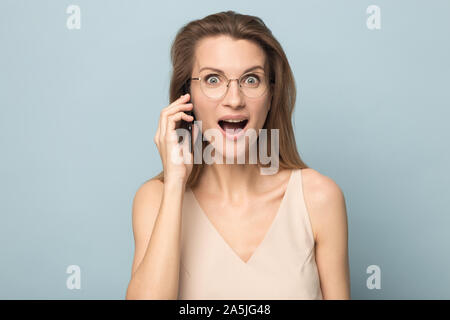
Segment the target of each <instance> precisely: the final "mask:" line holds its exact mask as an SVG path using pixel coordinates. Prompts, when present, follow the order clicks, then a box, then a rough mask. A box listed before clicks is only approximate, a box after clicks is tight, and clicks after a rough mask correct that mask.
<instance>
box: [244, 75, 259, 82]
mask: <svg viewBox="0 0 450 320" xmlns="http://www.w3.org/2000/svg"><path fill="white" fill-rule="evenodd" d="M259 80H260V79H259V77H258V76H257V75H256V74H249V75H247V76H245V81H246V82H247V83H248V84H257V83H259Z"/></svg>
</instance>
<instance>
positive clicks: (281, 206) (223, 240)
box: [188, 169, 296, 266]
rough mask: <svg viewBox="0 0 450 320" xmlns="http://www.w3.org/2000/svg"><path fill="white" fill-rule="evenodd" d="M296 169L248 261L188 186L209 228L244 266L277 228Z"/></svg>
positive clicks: (248, 263) (292, 171) (292, 170)
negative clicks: (219, 229)
mask: <svg viewBox="0 0 450 320" xmlns="http://www.w3.org/2000/svg"><path fill="white" fill-rule="evenodd" d="M295 171H296V169H291V173H290V176H289V180H288V183H287V185H286V190H285V191H284V195H283V198H282V199H281V202H280V205H279V207H278V210H277V212H276V214H275V217H274V218H273V219H272V222H271V224H270V226H269V228H268V229H267V231H266V233H265V235H264V237H263V240H262V241H261V242H260V243H259V244H258V246H257V247H256V249H255V250H254V251H253V253H252V254H251V256H250V258H249V259H248V260H247V261H244V260H242V259H241V257H240V256H239V255H238V254H237V253H236V252H235V251H234V249H233V248H231V246H230V245H229V244H228V242H227V241H225V238H224V237H223V236H222V235H221V234H220V232H219V231H218V230H217V228H216V227H215V226H214V224H213V223H212V222H211V220H210V219H209V218H208V216H207V215H206V213H205V211H203V209H202V207H201V206H200V203H199V202H198V201H197V198H196V197H195V194H194V192H193V191H192V189H191V188H188V190H189V191H190V193H191V195H192V199H193V200H194V203H195V206H196V207H197V208H198V211H199V213H200V215H201V216H202V217H203V218H204V220H205V221H206V224H207V225H208V226H209V228H210V229H211V230H212V232H213V233H215V234H216V236H217V237H218V238H219V240H220V242H221V243H222V244H223V245H224V246H225V247H226V248H227V250H228V251H230V252H231V254H232V255H233V256H234V257H235V258H237V260H238V261H239V262H240V263H241V264H243V265H244V266H248V265H250V263H251V262H252V261H253V260H254V259H255V256H256V255H257V254H258V253H260V252H261V250H262V249H263V247H264V244H265V243H266V242H267V241H268V240H267V239H268V238H269V236H270V234H272V233H273V232H274V231H273V229H274V228H275V225H276V224H277V221H278V220H280V219H281V218H280V216H281V215H282V214H283V211H285V210H284V207H285V203H286V201H287V200H286V199H287V198H288V195H289V191H290V186H291V184H292V180H293V179H294V178H293V177H294V174H295Z"/></svg>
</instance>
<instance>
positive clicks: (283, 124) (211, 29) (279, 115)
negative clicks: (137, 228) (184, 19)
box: [150, 11, 308, 187]
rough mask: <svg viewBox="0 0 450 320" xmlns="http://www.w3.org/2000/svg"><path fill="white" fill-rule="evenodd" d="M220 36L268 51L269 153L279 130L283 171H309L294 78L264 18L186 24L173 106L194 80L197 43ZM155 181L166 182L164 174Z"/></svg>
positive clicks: (178, 43)
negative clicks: (296, 118) (300, 145)
mask: <svg viewBox="0 0 450 320" xmlns="http://www.w3.org/2000/svg"><path fill="white" fill-rule="evenodd" d="M219 35H227V36H230V37H232V38H234V39H236V40H240V39H244V40H250V41H253V42H255V43H256V44H258V45H259V46H260V47H261V48H262V49H263V50H264V52H265V54H266V58H267V59H266V64H267V66H268V68H269V78H270V79H271V81H272V84H271V87H270V88H271V89H270V90H272V94H273V96H272V102H271V107H270V109H269V112H268V114H267V118H266V121H265V123H264V126H263V128H265V129H267V138H268V139H267V150H269V153H270V141H271V140H270V132H271V130H270V129H279V156H280V158H279V168H282V169H303V168H308V166H307V165H306V164H305V163H304V162H303V160H302V159H301V158H300V155H299V153H298V151H297V145H296V142H295V136H294V130H293V127H292V122H291V121H292V120H291V119H292V114H293V111H294V106H295V99H296V88H295V80H294V76H293V74H292V70H291V68H290V66H289V62H288V60H287V58H286V54H285V53H284V50H283V48H282V47H281V45H280V43H279V42H278V41H277V40H276V39H275V37H274V36H273V35H272V32H271V31H270V29H269V28H268V27H267V26H266V25H265V23H264V22H263V20H262V19H261V18H258V17H256V16H251V15H244V14H239V13H236V12H234V11H225V12H219V13H215V14H211V15H209V16H206V17H204V18H203V19H199V20H194V21H191V22H189V23H187V24H186V25H184V26H183V27H182V28H181V29H180V30H179V31H178V33H177V34H176V36H175V39H174V41H173V43H172V48H171V51H170V53H171V60H172V66H173V72H172V78H171V81H170V103H172V102H173V101H175V100H176V99H178V98H179V97H180V95H182V94H183V91H184V90H185V87H184V86H185V85H186V83H188V79H189V78H190V77H191V73H192V70H193V64H194V54H195V46H196V44H197V43H198V42H199V40H201V39H204V38H206V37H209V36H219ZM204 143H205V142H203V146H204ZM203 166H204V164H203V163H201V164H195V163H194V164H193V167H192V172H191V174H190V175H189V178H188V180H187V182H186V187H191V186H195V185H196V183H197V182H198V179H199V177H200V175H201V173H202V169H203ZM152 179H158V180H160V181H161V182H164V171H161V172H160V173H159V174H158V175H156V176H155V177H153V178H152ZM150 180H151V179H150Z"/></svg>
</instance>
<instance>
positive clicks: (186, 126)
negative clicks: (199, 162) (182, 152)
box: [180, 84, 195, 153]
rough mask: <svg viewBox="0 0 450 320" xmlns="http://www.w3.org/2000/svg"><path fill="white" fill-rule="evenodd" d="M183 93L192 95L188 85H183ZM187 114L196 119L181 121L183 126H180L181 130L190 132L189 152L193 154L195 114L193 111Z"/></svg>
mask: <svg viewBox="0 0 450 320" xmlns="http://www.w3.org/2000/svg"><path fill="white" fill-rule="evenodd" d="M182 91H183V94H186V93H190V92H189V90H188V87H187V85H186V84H184V85H183V89H182ZM185 113H186V114H187V115H190V116H193V117H194V120H193V121H185V120H181V125H180V127H181V128H184V129H187V130H188V131H189V137H190V138H189V152H191V153H192V125H193V123H194V121H195V115H194V112H192V110H190V111H186V112H185Z"/></svg>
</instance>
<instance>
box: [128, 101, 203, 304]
mask: <svg viewBox="0 0 450 320" xmlns="http://www.w3.org/2000/svg"><path fill="white" fill-rule="evenodd" d="M189 99H190V95H189V94H186V95H184V96H181V97H180V98H178V99H177V100H175V101H174V102H172V103H171V104H170V105H169V106H167V107H166V108H164V109H163V110H162V111H161V115H160V120H159V124H158V129H157V131H156V134H155V137H154V138H153V140H154V142H155V144H156V146H157V147H158V151H159V154H160V157H161V161H162V163H163V168H164V183H161V182H160V181H158V180H150V181H148V182H146V183H145V184H144V185H143V186H141V187H140V188H139V190H138V191H137V192H136V196H135V198H134V201H133V233H134V238H135V256H134V260H133V267H132V271H131V280H130V283H129V284H128V288H127V293H126V299H165V300H167V299H177V297H178V282H179V270H180V240H181V239H180V237H181V209H182V203H183V197H184V191H185V186H186V181H187V178H188V177H189V174H190V172H191V170H192V162H193V161H192V159H193V155H192V153H191V152H189V150H188V149H187V146H188V140H187V139H185V140H183V146H181V145H179V144H178V136H177V132H176V129H177V127H179V124H180V121H181V120H185V121H192V120H193V117H192V116H189V115H187V114H186V113H185V112H184V111H187V110H191V109H192V108H193V105H192V103H186V102H187V101H188V100H189ZM197 133H198V130H197V127H195V128H194V141H195V137H196V134H197ZM185 150H187V153H185ZM180 153H181V154H182V156H183V158H182V159H183V160H186V159H189V158H190V162H187V161H181V162H179V161H173V160H177V159H176V158H174V155H180Z"/></svg>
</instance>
